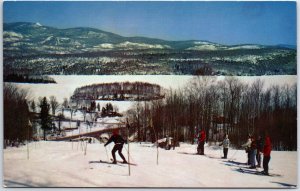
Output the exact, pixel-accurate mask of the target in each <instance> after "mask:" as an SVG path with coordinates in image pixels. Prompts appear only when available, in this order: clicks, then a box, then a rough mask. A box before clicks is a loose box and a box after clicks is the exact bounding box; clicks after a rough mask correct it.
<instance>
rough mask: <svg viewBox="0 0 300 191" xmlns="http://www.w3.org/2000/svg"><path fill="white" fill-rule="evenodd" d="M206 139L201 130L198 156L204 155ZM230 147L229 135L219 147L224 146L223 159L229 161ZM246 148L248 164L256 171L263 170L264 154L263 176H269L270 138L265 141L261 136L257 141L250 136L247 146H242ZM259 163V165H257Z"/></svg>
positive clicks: (266, 137) (267, 137)
mask: <svg viewBox="0 0 300 191" xmlns="http://www.w3.org/2000/svg"><path fill="white" fill-rule="evenodd" d="M205 139H206V133H205V131H204V130H201V131H200V132H199V135H198V147H197V154H199V155H204V143H205ZM229 145H230V140H229V138H228V134H226V135H225V137H224V139H223V141H222V142H221V143H220V144H219V146H223V154H224V156H223V157H222V158H223V159H227V155H228V149H229ZM242 147H243V148H245V150H246V153H247V156H248V161H247V164H248V165H250V167H249V168H251V169H256V168H257V167H258V168H261V159H262V154H263V168H264V170H263V171H262V173H263V174H265V175H269V162H270V160H271V150H272V144H271V139H270V137H269V136H268V135H267V134H266V136H265V139H264V141H263V139H262V137H261V136H260V135H259V136H257V138H256V139H255V137H254V136H251V135H249V136H248V140H247V142H246V143H245V144H243V145H242ZM256 162H257V165H256Z"/></svg>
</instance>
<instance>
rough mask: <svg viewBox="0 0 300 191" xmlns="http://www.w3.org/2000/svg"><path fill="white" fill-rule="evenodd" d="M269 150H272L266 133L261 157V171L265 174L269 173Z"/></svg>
mask: <svg viewBox="0 0 300 191" xmlns="http://www.w3.org/2000/svg"><path fill="white" fill-rule="evenodd" d="M271 150H272V144H271V139H270V137H269V136H268V135H266V137H265V145H264V159H263V167H264V171H263V172H262V173H263V174H265V175H269V162H270V160H271Z"/></svg>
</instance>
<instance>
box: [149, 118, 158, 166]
mask: <svg viewBox="0 0 300 191" xmlns="http://www.w3.org/2000/svg"><path fill="white" fill-rule="evenodd" d="M150 125H151V127H152V129H153V132H154V136H155V139H156V143H157V146H156V165H158V137H157V134H156V131H155V129H154V126H153V120H152V113H151V118H150Z"/></svg>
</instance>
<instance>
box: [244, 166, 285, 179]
mask: <svg viewBox="0 0 300 191" xmlns="http://www.w3.org/2000/svg"><path fill="white" fill-rule="evenodd" d="M238 171H240V172H242V173H248V174H254V175H260V176H271V177H275V176H276V177H280V176H282V175H280V174H275V173H269V174H264V173H263V172H261V171H259V170H258V169H255V170H253V169H250V168H239V169H238Z"/></svg>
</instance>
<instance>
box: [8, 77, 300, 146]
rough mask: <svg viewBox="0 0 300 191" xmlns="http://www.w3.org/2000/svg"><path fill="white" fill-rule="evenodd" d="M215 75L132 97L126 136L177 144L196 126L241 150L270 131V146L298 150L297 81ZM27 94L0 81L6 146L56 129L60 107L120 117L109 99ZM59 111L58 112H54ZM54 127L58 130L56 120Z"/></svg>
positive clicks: (191, 136)
mask: <svg viewBox="0 0 300 191" xmlns="http://www.w3.org/2000/svg"><path fill="white" fill-rule="evenodd" d="M216 79H217V78H215V77H205V76H195V77H194V78H193V79H192V80H191V81H190V82H189V83H188V84H187V85H186V86H185V88H184V89H177V90H172V89H169V90H168V91H165V92H164V93H165V95H164V97H162V99H153V100H152V101H147V100H142V99H140V101H136V102H135V104H134V106H133V107H132V108H131V109H129V110H128V111H127V113H126V115H125V117H128V119H129V124H130V129H129V131H130V134H133V133H137V141H152V142H155V141H156V139H157V138H163V137H166V136H167V135H168V136H171V137H173V138H174V141H175V143H176V142H177V143H178V142H189V143H194V141H195V137H196V136H197V133H198V132H199V130H201V129H204V130H205V131H206V133H207V141H208V142H210V143H213V142H215V141H220V140H222V139H223V136H224V134H225V133H228V134H229V138H230V140H231V143H232V146H235V147H237V148H239V147H240V145H241V144H242V143H244V142H245V141H246V139H247V136H248V134H252V135H254V136H258V135H261V136H263V135H264V133H268V134H269V135H270V136H271V140H272V144H273V149H274V150H296V149H297V86H296V84H293V85H287V84H286V85H281V86H279V85H273V86H268V87H266V86H265V85H264V82H263V81H261V80H259V79H258V80H256V81H254V82H252V83H242V81H240V80H239V79H237V78H234V77H225V79H224V80H219V81H217V80H216ZM145 87H147V86H145ZM149 87H150V86H149ZM146 90H147V88H146V89H145V91H146ZM149 91H152V90H151V87H150V89H149ZM138 96H139V95H138ZM27 97H28V92H27V91H25V90H23V89H19V88H17V86H14V85H11V84H4V91H3V98H4V142H5V145H12V144H13V143H14V142H19V143H20V142H24V141H25V140H31V137H32V135H33V133H34V132H33V129H34V128H32V126H33V125H35V124H36V123H40V125H41V128H42V129H44V130H46V131H47V130H48V131H49V130H52V129H53V128H56V127H53V124H52V122H51V120H59V121H61V120H63V119H64V116H63V112H64V109H70V111H71V119H72V114H73V113H72V112H73V110H77V109H79V110H80V108H81V110H82V111H86V112H87V111H93V112H94V113H95V111H96V110H97V112H99V113H100V112H101V115H102V117H105V116H121V115H119V114H118V110H117V108H115V107H113V106H112V105H111V104H110V103H108V104H106V105H105V106H104V105H103V106H102V109H101V107H100V105H99V103H98V104H96V102H95V101H92V102H91V100H88V101H86V104H85V105H81V104H80V103H77V102H76V105H75V106H74V105H73V106H72V105H71V106H70V105H69V104H70V103H71V102H69V101H68V99H65V100H64V102H63V103H62V104H59V103H58V102H57V100H56V98H55V97H54V96H51V97H50V99H47V98H46V97H44V98H40V99H39V103H38V104H35V103H34V101H32V100H28V98H27ZM73 104H74V103H73ZM73 107H74V108H73ZM84 107H85V110H84ZM71 108H73V109H71ZM88 108H89V109H88ZM37 109H39V111H37ZM59 109H60V110H61V112H62V113H61V116H59V115H57V113H56V111H58V110H59ZM50 110H51V111H52V112H51V113H50ZM86 112H84V113H85V114H86ZM58 126H59V127H58V128H59V129H60V123H59V125H58ZM45 136H46V134H44V138H45Z"/></svg>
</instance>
